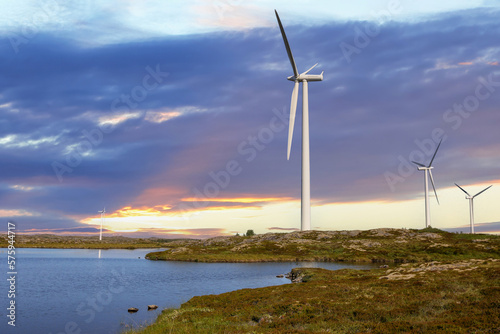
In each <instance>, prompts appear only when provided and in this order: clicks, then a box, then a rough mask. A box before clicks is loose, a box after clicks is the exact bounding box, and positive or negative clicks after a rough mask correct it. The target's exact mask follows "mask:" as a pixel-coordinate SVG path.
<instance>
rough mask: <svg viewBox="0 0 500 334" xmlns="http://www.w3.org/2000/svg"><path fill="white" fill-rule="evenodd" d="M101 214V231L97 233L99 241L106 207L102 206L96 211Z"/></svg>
mask: <svg viewBox="0 0 500 334" xmlns="http://www.w3.org/2000/svg"><path fill="white" fill-rule="evenodd" d="M97 212H99V213H100V214H101V232H100V233H99V241H101V240H102V224H103V223H104V218H105V215H106V208H103V209H102V210H101V211H97Z"/></svg>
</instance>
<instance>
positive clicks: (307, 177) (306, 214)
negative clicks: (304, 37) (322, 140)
mask: <svg viewBox="0 0 500 334" xmlns="http://www.w3.org/2000/svg"><path fill="white" fill-rule="evenodd" d="M274 12H275V13H276V19H277V20H278V24H279V27H280V31H281V36H282V37H283V42H284V43H285V48H286V52H287V54H288V59H289V60H290V64H291V65H292V70H293V75H292V76H289V77H288V78H287V79H288V80H290V81H293V82H294V83H295V84H294V87H293V91H292V101H291V104H290V123H289V125H288V146H287V154H286V158H287V160H289V159H290V149H291V147H292V137H293V126H294V123H295V112H296V110H297V102H298V101H297V100H298V96H299V82H302V190H301V193H302V198H301V223H300V229H301V230H302V231H308V230H310V229H311V172H310V159H309V100H308V98H309V92H308V86H307V83H308V82H309V81H322V80H323V73H324V72H321V74H307V73H309V71H311V70H312V69H313V68H315V67H316V65H318V64H317V63H316V64H315V65H314V66H312V67H311V68H310V69H308V70H307V71H305V72H303V73H300V74H299V71H298V69H297V65H296V64H295V60H294V58H293V55H292V50H291V49H290V45H289V44H288V39H287V38H286V34H285V29H283V25H282V24H281V20H280V17H279V15H278V12H277V11H276V10H275V11H274Z"/></svg>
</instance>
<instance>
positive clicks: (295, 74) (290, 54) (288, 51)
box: [274, 9, 299, 77]
mask: <svg viewBox="0 0 500 334" xmlns="http://www.w3.org/2000/svg"><path fill="white" fill-rule="evenodd" d="M274 12H275V13H276V18H277V19H278V24H279V26H280V30H281V36H282V37H283V42H285V48H286V52H287V53H288V59H290V64H292V69H293V75H294V76H295V77H298V76H299V71H298V70H297V65H295V60H294V59H293V55H292V50H291V49H290V44H288V39H287V38H286V34H285V29H283V25H282V24H281V20H280V17H279V15H278V12H277V11H276V9H275V10H274Z"/></svg>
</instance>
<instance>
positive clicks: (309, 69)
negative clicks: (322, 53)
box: [300, 63, 318, 75]
mask: <svg viewBox="0 0 500 334" xmlns="http://www.w3.org/2000/svg"><path fill="white" fill-rule="evenodd" d="M316 66H318V63H316V64H314V65H313V66H312V67H311V68H310V69H308V70H307V71H305V72H304V73H301V74H300V75H303V74H307V73H309V71H310V70H312V69H313V68H315V67H316Z"/></svg>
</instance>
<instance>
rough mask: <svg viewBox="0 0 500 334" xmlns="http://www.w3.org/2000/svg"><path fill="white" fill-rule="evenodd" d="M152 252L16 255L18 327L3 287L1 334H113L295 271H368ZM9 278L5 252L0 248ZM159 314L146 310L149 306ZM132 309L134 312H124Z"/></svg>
mask: <svg viewBox="0 0 500 334" xmlns="http://www.w3.org/2000/svg"><path fill="white" fill-rule="evenodd" d="M151 251H153V250H151V249H140V250H124V249H113V250H102V251H100V250H87V249H32V248H19V249H16V266H17V275H16V282H15V286H16V287H15V289H16V293H15V294H16V296H15V302H16V304H15V306H16V322H15V324H16V326H15V327H12V326H10V325H8V324H7V322H8V321H9V319H8V318H7V312H9V311H8V310H7V307H9V301H10V300H11V299H9V298H8V292H9V282H8V281H7V279H5V278H4V279H3V280H2V284H1V285H0V288H1V289H2V290H1V291H0V305H1V306H0V310H1V311H0V315H1V319H2V320H1V323H0V332H1V333H18V334H20V333H34V334H35V333H36V334H38V333H47V334H50V333H52V334H60V333H72V334H73V333H74V334H77V333H80V334H84V333H119V332H120V331H122V330H124V329H126V328H129V327H130V326H134V327H135V326H140V325H144V324H145V323H150V322H153V321H154V320H155V319H156V317H157V315H158V314H159V313H160V312H161V309H163V308H166V307H179V306H180V305H181V304H182V303H184V302H186V301H188V300H189V299H190V298H192V297H193V296H199V295H207V294H220V293H223V292H228V291H233V290H238V289H243V288H259V287H265V286H271V285H280V284H289V283H290V280H288V279H285V278H277V277H276V275H279V274H285V273H287V272H290V270H291V269H292V268H295V267H322V268H326V269H331V270H335V269H342V268H354V269H369V268H373V267H374V265H371V264H367V265H352V264H343V263H342V264H339V263H315V262H314V263H311V262H297V263H295V262H286V263H195V262H165V261H148V260H145V259H144V256H145V255H146V254H147V253H149V252H151ZM0 255H1V256H0V257H1V258H3V259H2V260H1V262H0V263H2V265H1V266H0V267H1V268H2V269H3V270H2V271H3V273H4V277H6V278H9V276H8V275H7V272H8V271H9V270H8V268H7V252H6V249H5V248H4V249H0ZM150 304H155V305H158V306H159V308H158V309H157V310H155V311H148V310H147V305H150ZM130 307H136V308H138V309H139V311H138V312H137V313H128V312H127V310H128V308H130Z"/></svg>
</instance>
